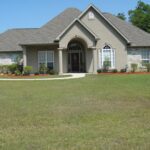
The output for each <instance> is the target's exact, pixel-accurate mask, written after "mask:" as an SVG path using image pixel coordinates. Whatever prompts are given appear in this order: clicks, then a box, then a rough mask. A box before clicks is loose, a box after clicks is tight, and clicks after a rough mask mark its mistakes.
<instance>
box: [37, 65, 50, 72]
mask: <svg viewBox="0 0 150 150" xmlns="http://www.w3.org/2000/svg"><path fill="white" fill-rule="evenodd" d="M47 71H48V68H47V67H46V66H45V64H41V65H40V69H39V73H40V74H46V73H47Z"/></svg>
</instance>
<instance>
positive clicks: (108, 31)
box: [81, 8, 127, 70]
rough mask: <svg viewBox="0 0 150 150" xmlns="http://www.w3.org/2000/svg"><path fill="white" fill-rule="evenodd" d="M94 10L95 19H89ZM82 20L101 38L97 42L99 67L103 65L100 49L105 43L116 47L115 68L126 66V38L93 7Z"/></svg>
mask: <svg viewBox="0 0 150 150" xmlns="http://www.w3.org/2000/svg"><path fill="white" fill-rule="evenodd" d="M89 11H92V12H93V13H94V15H95V19H92V20H89V18H88V13H89ZM89 11H88V12H87V13H85V15H84V16H82V18H81V21H83V22H84V24H86V25H87V26H88V27H89V28H90V29H91V30H92V31H93V32H94V33H95V34H96V35H97V36H98V37H99V38H100V40H99V41H98V42H97V45H96V48H97V68H99V67H101V65H100V64H101V58H100V57H99V54H100V51H101V50H102V48H103V47H104V46H105V44H108V45H110V46H111V47H112V48H113V49H115V68H117V69H118V70H120V69H122V68H124V67H125V65H126V64H127V48H126V43H125V41H124V39H123V38H122V37H121V36H120V35H119V34H118V33H117V32H116V31H115V30H114V29H113V28H112V27H111V26H110V25H108V23H106V21H104V19H103V18H102V17H101V16H99V14H98V13H97V12H96V11H95V10H94V9H92V8H91V10H89Z"/></svg>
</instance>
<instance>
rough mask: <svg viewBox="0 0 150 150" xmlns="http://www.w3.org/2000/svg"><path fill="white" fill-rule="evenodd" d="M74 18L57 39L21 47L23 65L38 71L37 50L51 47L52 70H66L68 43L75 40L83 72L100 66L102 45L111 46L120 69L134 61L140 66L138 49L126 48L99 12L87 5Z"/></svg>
mask: <svg viewBox="0 0 150 150" xmlns="http://www.w3.org/2000/svg"><path fill="white" fill-rule="evenodd" d="M89 13H92V14H93V15H94V18H93V19H89ZM78 20H80V21H76V20H75V21H74V22H73V23H72V24H71V25H70V26H68V27H67V28H66V29H65V31H64V32H63V33H62V34H61V36H60V37H59V40H58V41H57V43H56V42H54V44H53V45H40V46H38V45H36V46H27V47H25V55H24V56H25V60H26V61H25V62H26V65H29V66H32V67H33V72H38V70H39V66H38V51H45V50H46V51H53V52H54V70H55V71H57V72H58V73H60V74H62V73H67V72H68V70H69V69H68V68H69V65H68V64H69V62H68V61H69V59H68V57H69V50H68V45H69V43H70V42H72V41H78V42H80V43H81V44H82V45H83V47H84V48H83V50H84V55H85V72H87V73H96V71H97V69H99V68H102V67H103V66H102V57H101V56H102V49H103V48H104V47H105V46H106V45H108V46H109V47H111V49H113V50H114V68H115V69H117V70H121V69H123V68H125V67H126V66H127V65H128V68H129V69H130V68H131V67H130V66H131V64H132V63H137V64H138V66H139V67H141V57H142V54H141V50H140V49H138V50H137V49H135V48H132V49H131V48H129V47H128V45H127V41H126V40H125V39H124V37H122V35H120V34H119V33H118V32H117V31H116V30H115V29H114V28H113V27H112V26H111V25H110V24H109V23H108V22H107V21H106V20H105V18H104V16H102V14H99V13H98V12H97V11H96V10H95V9H93V8H90V9H88V10H87V11H86V12H84V13H83V14H82V15H81V16H80V17H79V18H78ZM80 22H82V23H80ZM95 35H96V36H95ZM97 37H98V38H97ZM79 59H80V58H79Z"/></svg>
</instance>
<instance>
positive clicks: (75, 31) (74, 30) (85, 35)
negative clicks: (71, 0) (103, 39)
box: [59, 22, 95, 48]
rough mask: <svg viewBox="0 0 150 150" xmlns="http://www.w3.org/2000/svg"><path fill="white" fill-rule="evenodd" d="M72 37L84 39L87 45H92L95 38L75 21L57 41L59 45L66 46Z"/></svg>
mask: <svg viewBox="0 0 150 150" xmlns="http://www.w3.org/2000/svg"><path fill="white" fill-rule="evenodd" d="M74 38H81V39H83V40H84V41H86V44H87V47H92V46H93V45H94V44H95V43H94V41H95V39H94V37H93V36H91V34H90V33H89V32H88V31H86V30H85V29H84V28H83V27H82V26H81V25H80V24H79V23H77V22H76V23H75V24H74V25H73V26H72V27H71V28H70V29H69V30H68V31H67V32H66V34H64V35H63V37H62V38H61V40H60V42H59V46H60V47H62V48H67V47H68V43H69V42H70V41H71V40H72V39H74Z"/></svg>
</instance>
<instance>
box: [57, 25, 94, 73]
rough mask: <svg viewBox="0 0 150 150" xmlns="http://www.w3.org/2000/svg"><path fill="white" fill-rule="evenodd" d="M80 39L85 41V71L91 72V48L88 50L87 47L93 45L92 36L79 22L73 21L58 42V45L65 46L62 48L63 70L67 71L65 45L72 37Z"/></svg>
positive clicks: (66, 45)
mask: <svg viewBox="0 0 150 150" xmlns="http://www.w3.org/2000/svg"><path fill="white" fill-rule="evenodd" d="M76 38H79V39H82V40H83V41H85V43H82V41H81V43H82V44H85V45H84V46H85V59H86V72H89V73H92V72H93V62H92V58H93V57H92V50H88V49H87V47H93V46H94V44H95V39H94V37H93V36H92V35H91V34H90V33H88V31H86V30H85V29H84V28H83V27H82V26H81V25H80V24H79V23H75V24H74V25H73V26H72V27H71V28H70V29H69V30H68V31H67V32H66V34H64V35H63V37H62V38H61V40H60V42H59V46H60V47H62V48H65V50H63V72H64V73H66V72H68V54H67V50H66V49H67V47H68V44H69V42H70V41H71V40H72V39H76Z"/></svg>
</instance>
